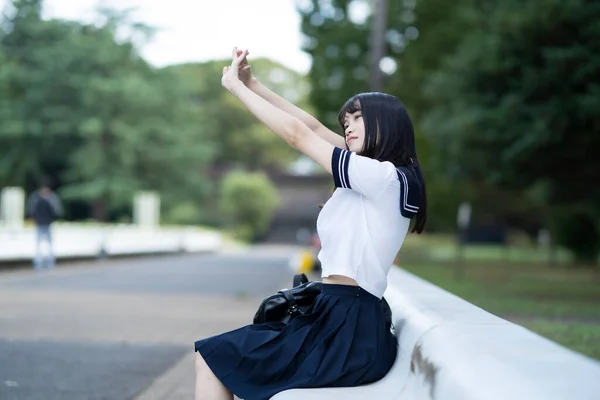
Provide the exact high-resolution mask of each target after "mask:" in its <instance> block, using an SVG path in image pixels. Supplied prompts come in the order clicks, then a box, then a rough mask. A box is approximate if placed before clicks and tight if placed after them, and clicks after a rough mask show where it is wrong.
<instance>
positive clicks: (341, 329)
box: [195, 148, 420, 400]
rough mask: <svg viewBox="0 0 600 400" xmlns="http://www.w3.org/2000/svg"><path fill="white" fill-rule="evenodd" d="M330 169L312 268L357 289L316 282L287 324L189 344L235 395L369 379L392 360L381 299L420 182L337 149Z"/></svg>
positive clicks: (393, 346) (254, 399) (257, 399)
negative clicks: (305, 308) (331, 186)
mask: <svg viewBox="0 0 600 400" xmlns="http://www.w3.org/2000/svg"><path fill="white" fill-rule="evenodd" d="M332 170H333V171H332V172H333V181H334V183H335V186H336V188H337V189H336V190H335V191H334V193H333V195H332V196H331V198H330V199H329V200H328V201H327V203H325V205H324V207H323V209H322V210H321V212H320V214H319V217H318V219H317V232H318V234H319V237H320V239H321V245H322V246H321V250H320V252H319V255H318V258H319V261H320V262H321V265H322V273H321V275H322V277H328V276H330V275H344V276H347V277H350V278H352V279H354V280H355V281H356V282H357V283H358V285H359V286H358V287H356V286H347V285H333V284H323V289H322V292H321V294H320V295H319V296H318V297H317V298H316V300H315V302H314V304H313V306H312V307H311V309H310V310H309V312H308V313H306V314H305V315H302V316H298V317H296V318H294V319H292V320H291V321H290V322H289V323H288V324H283V323H265V324H253V325H247V326H244V327H241V328H239V329H236V330H233V331H230V332H226V333H223V334H220V335H217V336H213V337H210V338H207V339H203V340H200V341H197V342H196V343H195V349H196V351H198V352H200V354H201V355H202V357H203V358H204V360H205V361H206V363H207V365H208V366H209V367H210V369H211V370H212V371H213V373H214V374H215V375H216V376H217V378H219V380H220V381H221V382H222V383H223V384H224V385H225V387H227V388H228V389H229V390H230V391H231V392H232V393H234V394H235V395H236V396H237V397H239V398H242V399H245V400H267V399H270V398H271V397H272V396H274V395H275V394H277V393H279V392H281V391H284V390H288V389H294V388H318V387H349V386H359V385H363V384H368V383H372V382H375V381H378V380H379V379H381V378H383V377H384V376H385V374H386V373H387V372H388V371H389V370H390V368H391V367H392V364H393V363H394V360H395V358H396V352H397V341H396V338H395V336H394V335H393V333H392V331H391V330H390V327H389V326H387V324H386V322H385V319H384V315H383V312H382V309H381V305H380V300H381V297H382V296H383V293H384V292H385V289H386V287H387V274H388V272H389V270H390V267H391V266H392V264H393V261H394V258H395V257H396V254H397V253H398V251H399V249H400V247H401V245H402V243H403V241H404V238H405V236H406V234H407V232H408V229H409V224H410V220H411V219H412V218H413V217H414V216H415V215H416V213H417V212H418V209H419V204H418V202H419V199H420V194H419V187H418V184H417V181H416V179H415V177H414V175H413V174H412V173H411V171H410V168H399V169H397V168H396V167H395V166H394V165H393V164H392V163H390V162H380V161H377V160H374V159H371V158H368V157H363V156H359V155H357V154H356V153H353V152H350V151H348V150H344V149H341V148H335V149H334V151H333V157H332Z"/></svg>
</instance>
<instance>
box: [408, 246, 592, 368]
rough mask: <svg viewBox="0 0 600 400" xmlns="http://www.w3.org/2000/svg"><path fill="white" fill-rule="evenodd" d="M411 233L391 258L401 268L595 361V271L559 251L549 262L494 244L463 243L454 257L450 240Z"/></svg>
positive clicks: (531, 251) (528, 251)
mask: <svg viewBox="0 0 600 400" xmlns="http://www.w3.org/2000/svg"><path fill="white" fill-rule="evenodd" d="M412 237H414V235H411V238H410V239H409V238H407V242H406V243H405V246H403V248H402V250H401V252H400V255H399V259H398V260H397V262H398V264H399V265H400V266H402V268H404V269H406V270H408V271H410V272H412V273H414V274H415V275H417V276H420V277H422V278H424V279H426V280H428V281H430V282H432V283H434V284H435V285H437V286H439V287H441V288H443V289H446V290H448V291H449V292H452V293H454V294H456V295H458V296H460V297H462V298H463V299H465V300H467V301H469V302H471V303H473V304H475V305H477V306H478V307H481V308H483V309H485V310H486V311H488V312H490V313H492V314H495V315H498V316H500V317H501V318H504V319H506V320H509V321H512V322H514V323H517V324H519V325H522V326H525V327H526V328H528V329H531V330H532V331H534V332H537V333H539V334H540V335H542V336H545V337H547V338H549V339H551V340H553V341H555V342H558V343H560V344H562V345H564V346H566V347H569V348H571V349H573V350H575V351H578V352H580V353H583V354H586V355H588V356H590V357H593V358H596V359H599V360H600V269H598V268H580V267H575V266H573V265H571V263H569V261H568V260H569V258H568V255H566V254H564V253H560V254H559V257H558V258H557V260H558V262H557V263H556V264H554V265H553V266H549V265H548V264H547V263H546V262H545V260H546V257H545V254H541V252H540V251H538V250H536V249H533V248H527V247H519V248H511V249H509V251H508V253H507V252H506V251H505V250H503V249H501V248H499V247H494V246H485V247H483V246H478V247H469V248H467V249H465V253H464V258H463V260H462V261H457V258H456V251H455V246H453V245H452V243H451V242H448V241H443V240H441V241H440V240H435V239H431V240H427V239H425V240H424V239H423V238H418V239H412ZM440 254H446V256H445V257H442V256H440ZM507 254H508V256H507Z"/></svg>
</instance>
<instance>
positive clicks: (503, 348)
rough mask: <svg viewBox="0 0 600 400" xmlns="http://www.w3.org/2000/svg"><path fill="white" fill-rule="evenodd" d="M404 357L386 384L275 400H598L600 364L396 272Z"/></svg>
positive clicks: (392, 299)
mask: <svg viewBox="0 0 600 400" xmlns="http://www.w3.org/2000/svg"><path fill="white" fill-rule="evenodd" d="M385 297H386V299H387V300H388V302H389V304H390V307H391V309H392V312H393V321H394V325H395V327H396V335H397V337H398V345H399V347H398V356H397V358H396V362H395V364H394V366H393V367H392V369H391V370H390V372H389V373H388V374H387V375H386V376H385V377H384V378H383V379H382V380H380V381H378V382H375V383H373V384H370V385H365V386H360V387H353V388H324V389H293V390H287V391H284V392H281V393H279V394H277V395H275V396H273V397H272V400H326V399H327V400H331V399H341V400H365V399H368V400H387V399H394V400H431V399H435V400H488V399H489V400H521V399H522V400H537V399H540V400H559V399H560V400H571V399H572V400H598V399H600V363H599V362H597V361H595V360H593V359H591V358H588V357H585V356H583V355H581V354H579V353H576V352H573V351H571V350H568V349H566V348H564V347H562V346H560V345H558V344H556V343H554V342H551V341H549V340H547V339H545V338H543V337H541V336H539V335H537V334H535V333H533V332H531V331H529V330H527V329H525V328H523V327H520V326H518V325H515V324H512V323H510V322H508V321H505V320H503V319H501V318H498V317H496V316H494V315H492V314H490V313H488V312H486V311H484V310H482V309H480V308H478V307H475V306H474V305H472V304H470V303H468V302H466V301H464V300H462V299H460V298H458V297H456V296H454V295H452V294H450V293H448V292H446V291H444V290H442V289H440V288H438V287H437V286H434V285H432V284H430V283H428V282H426V281H424V280H422V279H420V278H417V277H416V276H414V275H412V274H409V273H408V272H406V271H404V270H402V269H400V268H393V269H392V271H390V275H389V286H388V290H387V291H386V293H385Z"/></svg>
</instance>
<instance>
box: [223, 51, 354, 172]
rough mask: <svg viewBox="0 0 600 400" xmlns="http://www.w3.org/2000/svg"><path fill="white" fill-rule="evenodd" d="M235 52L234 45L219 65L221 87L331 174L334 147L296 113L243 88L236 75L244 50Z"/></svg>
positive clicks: (244, 86)
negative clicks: (227, 63)
mask: <svg viewBox="0 0 600 400" xmlns="http://www.w3.org/2000/svg"><path fill="white" fill-rule="evenodd" d="M237 54H238V53H237V50H236V49H235V48H234V49H233V61H232V63H231V66H230V67H224V68H223V77H222V78H221V83H222V85H223V87H225V88H226V89H227V90H229V91H230V92H231V93H232V94H233V95H234V96H235V97H237V98H238V99H239V100H240V101H241V102H242V103H243V104H244V105H245V106H246V108H247V109H248V110H249V111H250V112H251V113H252V114H253V115H254V116H255V117H256V118H257V119H258V120H259V121H260V122H262V123H263V124H265V125H266V126H267V127H268V128H269V129H270V130H271V131H273V132H274V133H275V134H277V135H278V136H279V137H281V138H282V139H283V140H285V141H286V142H287V143H288V144H289V145H291V146H292V147H294V148H296V149H298V150H300V151H301V152H302V153H304V154H306V155H307V156H308V157H310V158H312V159H313V160H314V161H316V162H317V163H318V164H320V165H321V166H322V167H323V168H324V169H325V170H326V171H328V172H329V173H331V171H332V166H331V159H332V156H333V150H334V147H335V146H334V145H333V144H331V143H329V142H328V141H326V140H325V139H323V138H322V137H321V136H319V135H318V134H317V133H316V132H314V131H313V130H311V129H310V128H309V127H308V126H307V125H306V124H305V123H304V122H303V121H301V120H300V119H299V118H297V117H296V116H294V115H292V114H290V113H287V112H285V111H283V110H281V109H279V108H278V107H276V106H274V105H273V104H271V103H270V102H268V101H267V100H265V99H264V98H262V97H261V96H259V95H258V94H256V93H254V92H253V91H252V90H250V89H249V88H248V87H246V85H244V84H243V83H242V81H241V80H240V79H239V75H238V74H239V66H240V62H241V61H242V60H243V59H244V58H245V56H246V52H244V53H243V54H242V55H240V56H237ZM342 141H343V139H342ZM344 147H345V146H344Z"/></svg>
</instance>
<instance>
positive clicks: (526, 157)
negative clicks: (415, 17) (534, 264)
mask: <svg viewBox="0 0 600 400" xmlns="http://www.w3.org/2000/svg"><path fill="white" fill-rule="evenodd" d="M485 11H487V12H484V10H479V14H477V15H475V17H476V18H477V19H479V20H482V21H483V20H485V21H486V25H485V27H484V29H481V30H478V31H474V32H472V33H471V34H468V35H466V36H465V38H464V39H463V40H462V41H461V43H460V46H459V47H458V51H457V52H456V54H455V55H454V56H452V57H450V58H449V59H448V61H447V62H446V63H444V65H443V68H440V69H439V70H438V71H437V72H436V73H435V74H433V75H432V76H431V78H430V80H429V84H428V87H429V91H428V94H429V98H430V101H431V102H432V103H433V104H434V107H433V108H432V109H431V110H430V112H429V115H428V117H427V123H426V130H427V131H428V132H429V133H430V134H431V137H432V138H433V140H435V141H436V142H438V143H439V144H440V145H441V146H442V147H443V148H444V149H445V152H444V154H443V156H444V157H443V158H440V162H442V163H443V164H444V165H445V166H446V168H445V170H446V171H447V172H448V173H449V174H452V175H453V176H455V177H466V178H468V179H470V180H474V181H478V182H484V183H487V184H488V185H494V186H497V187H506V188H510V189H516V190H522V191H523V193H524V197H526V198H527V197H529V198H532V199H536V200H537V201H538V204H539V205H540V207H543V208H544V210H545V212H546V215H545V217H546V219H547V222H548V223H547V225H549V226H551V227H552V228H553V230H554V233H555V237H556V238H557V239H559V240H560V242H561V244H563V245H565V246H567V247H569V248H570V249H572V250H573V251H574V252H575V253H576V255H578V256H579V257H580V258H581V259H586V260H594V259H595V258H596V257H597V256H598V253H599V250H600V225H599V222H600V218H599V215H600V211H599V210H600V208H599V206H598V205H599V204H600V185H599V183H600V164H599V161H598V158H597V157H595V156H589V155H587V154H588V153H591V154H594V153H595V152H596V151H597V150H600V135H598V126H600V115H599V114H598V112H597V110H599V109H600V25H599V24H598V23H597V21H598V20H599V18H600V4H599V3H598V2H592V1H586V0H568V1H562V0H532V1H529V2H527V3H522V2H519V1H505V2H498V3H497V4H496V5H495V6H494V8H493V10H492V11H491V12H489V10H485ZM575 238H576V239H575Z"/></svg>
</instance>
